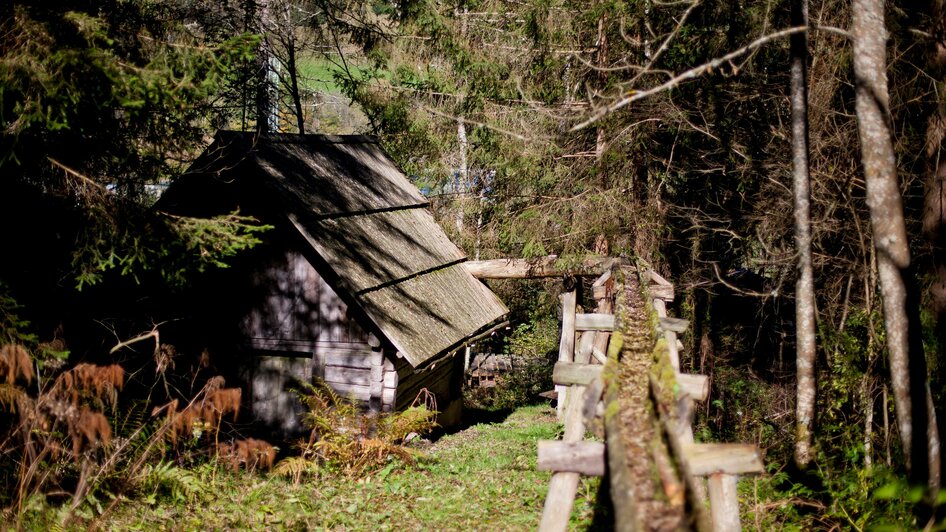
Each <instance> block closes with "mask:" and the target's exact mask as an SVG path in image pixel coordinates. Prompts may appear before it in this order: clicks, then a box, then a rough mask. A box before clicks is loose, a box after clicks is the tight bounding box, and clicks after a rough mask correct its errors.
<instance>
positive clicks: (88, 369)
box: [50, 364, 125, 405]
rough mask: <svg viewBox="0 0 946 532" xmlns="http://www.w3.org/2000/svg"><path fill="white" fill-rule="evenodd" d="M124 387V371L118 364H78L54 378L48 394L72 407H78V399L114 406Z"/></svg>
mask: <svg viewBox="0 0 946 532" xmlns="http://www.w3.org/2000/svg"><path fill="white" fill-rule="evenodd" d="M124 385H125V370H124V369H123V368H122V367H121V366H120V365H118V364H112V365H109V366H96V365H94V364H78V365H76V366H75V367H74V368H72V369H70V370H68V371H64V372H62V373H61V374H59V376H58V377H56V381H55V382H54V383H53V386H52V389H51V390H50V394H51V395H52V396H53V397H56V398H57V399H60V400H63V401H69V402H70V403H72V404H73V405H78V404H79V400H80V399H98V400H100V401H106V402H110V403H112V404H114V403H115V401H116V399H117V397H118V392H119V391H120V390H121V389H122V388H123V387H124Z"/></svg>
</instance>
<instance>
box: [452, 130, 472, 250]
mask: <svg viewBox="0 0 946 532" xmlns="http://www.w3.org/2000/svg"><path fill="white" fill-rule="evenodd" d="M457 143H458V144H459V145H460V169H459V176H458V178H457V189H456V191H455V193H456V195H457V199H456V204H457V214H456V222H457V233H458V235H459V236H458V238H462V236H463V207H464V205H463V198H464V197H465V196H466V187H467V183H468V181H469V172H470V169H469V168H468V167H467V141H466V123H465V122H464V121H463V117H462V116H461V117H460V118H459V119H458V120H457Z"/></svg>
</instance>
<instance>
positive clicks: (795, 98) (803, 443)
mask: <svg viewBox="0 0 946 532" xmlns="http://www.w3.org/2000/svg"><path fill="white" fill-rule="evenodd" d="M807 25H808V1H807V0H795V1H794V2H792V26H807ZM791 57H792V59H791V101H792V174H793V177H792V182H793V189H794V195H795V247H796V248H797V252H798V281H797V283H796V285H795V368H796V381H797V394H796V403H795V462H796V463H797V464H798V465H799V466H800V467H805V466H807V465H808V463H809V462H810V461H811V443H812V435H811V432H812V426H813V424H814V419H815V396H816V389H817V388H816V382H815V361H816V358H817V357H816V354H817V346H816V344H815V292H814V279H813V277H814V275H813V273H812V267H811V209H810V203H811V193H810V184H809V172H808V64H807V63H808V34H807V32H806V33H796V34H794V35H792V37H791Z"/></svg>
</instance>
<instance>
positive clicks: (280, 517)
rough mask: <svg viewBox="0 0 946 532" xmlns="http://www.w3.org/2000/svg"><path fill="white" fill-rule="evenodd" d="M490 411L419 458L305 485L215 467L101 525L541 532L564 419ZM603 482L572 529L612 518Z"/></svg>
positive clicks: (587, 489)
mask: <svg viewBox="0 0 946 532" xmlns="http://www.w3.org/2000/svg"><path fill="white" fill-rule="evenodd" d="M486 417H487V418H491V419H487V420H485V421H483V422H479V423H477V424H472V425H470V426H468V427H466V428H464V429H463V430H460V431H458V432H454V433H452V434H446V435H443V436H442V437H440V438H438V439H436V440H435V441H434V442H433V443H430V444H428V445H427V446H425V448H424V450H423V454H424V456H425V458H423V459H422V460H419V461H418V462H417V463H415V464H414V465H409V466H401V467H393V466H391V467H388V468H385V469H383V470H381V471H378V472H376V473H374V474H373V475H370V476H367V477H364V478H360V479H346V478H340V477H333V476H331V475H324V476H323V478H320V479H318V480H307V481H303V482H301V483H300V484H297V485H296V484H293V483H292V482H291V481H289V480H286V479H283V478H279V477H275V476H270V475H252V474H232V473H229V472H224V471H223V470H222V469H220V468H219V467H218V468H217V469H216V470H214V469H213V468H209V467H208V468H207V469H206V471H204V472H203V473H201V475H202V476H204V477H207V478H204V479H202V480H201V482H200V484H201V485H203V486H204V487H203V488H201V489H200V490H199V493H187V494H185V495H183V496H177V497H174V496H168V495H167V494H165V495H164V496H161V497H158V498H157V499H154V498H152V500H149V499H148V498H147V497H145V498H139V499H136V500H134V501H127V502H124V503H123V504H120V505H118V506H117V507H116V508H115V509H114V510H112V511H111V512H106V514H105V516H103V518H100V520H96V521H97V522H95V523H94V524H95V525H96V526H97V527H102V528H105V529H122V530H196V529H200V530H206V529H255V530H261V529H267V530H270V529H275V530H309V529H328V530H391V529H406V530H420V529H423V530H534V529H535V528H537V526H538V523H539V519H540V517H541V514H542V505H543V503H544V499H545V494H546V491H547V490H548V482H549V478H550V476H549V473H548V472H542V471H536V445H537V444H536V442H537V441H538V440H540V439H554V438H556V437H557V436H558V432H559V430H560V428H561V425H560V424H559V423H557V422H556V420H555V412H554V410H553V409H551V408H549V407H545V406H529V407H523V408H519V409H517V410H514V411H512V412H509V413H508V414H507V413H505V412H502V413H489V415H488V416H486ZM599 484H600V482H599V481H598V480H597V479H586V480H583V481H582V483H581V485H580V486H579V492H578V498H577V500H576V503H575V508H574V511H573V513H572V520H571V526H570V528H573V529H588V528H596V524H597V522H596V521H597V519H598V518H602V517H603V516H602V515H601V512H597V515H596V511H597V508H596V503H595V501H596V500H597V491H598V486H599ZM604 519H610V518H609V517H604Z"/></svg>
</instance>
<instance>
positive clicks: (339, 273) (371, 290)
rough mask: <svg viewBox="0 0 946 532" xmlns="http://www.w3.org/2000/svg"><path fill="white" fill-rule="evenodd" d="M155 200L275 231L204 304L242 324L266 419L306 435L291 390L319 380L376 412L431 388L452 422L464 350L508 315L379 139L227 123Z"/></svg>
mask: <svg viewBox="0 0 946 532" xmlns="http://www.w3.org/2000/svg"><path fill="white" fill-rule="evenodd" d="M158 207H159V208H160V209H161V210H163V211H166V212H171V213H177V214H183V215H189V216H208V215H214V214H222V213H228V212H232V211H234V210H235V209H237V208H239V209H240V212H241V214H251V215H253V216H256V217H257V218H259V219H260V220H261V221H262V222H265V223H268V224H272V225H274V226H275V227H276V229H275V230H273V231H270V232H268V233H266V234H264V236H263V238H264V239H265V244H264V245H262V246H258V247H257V248H254V250H252V251H251V252H249V253H247V254H245V256H244V257H242V258H241V259H240V260H239V261H238V264H236V265H235V266H234V268H233V269H232V271H229V272H226V273H225V278H226V282H225V283H223V286H220V287H218V288H220V290H218V291H217V293H216V295H214V296H213V298H212V299H213V302H211V303H207V302H206V301H205V309H206V311H205V314H207V315H210V314H212V315H214V316H215V318H216V322H217V323H225V324H229V325H231V326H232V329H231V331H230V332H229V333H227V334H228V335H230V336H232V337H233V342H232V345H233V346H234V347H233V348H234V349H235V351H236V352H238V354H239V355H240V357H239V358H238V360H239V361H240V362H238V365H239V372H238V373H239V375H240V376H241V377H242V378H241V380H242V381H243V383H244V385H245V387H246V388H247V389H246V390H245V397H247V398H248V401H247V402H248V405H247V406H248V407H249V409H250V411H251V412H252V414H253V416H254V418H255V421H256V422H257V423H259V424H262V425H263V426H266V427H268V428H270V429H271V430H276V431H279V432H282V433H292V432H294V431H296V430H297V429H298V427H299V425H298V416H297V414H298V412H297V409H298V408H299V405H298V403H297V402H296V400H295V396H294V394H293V392H292V389H293V388H295V387H297V385H298V382H299V381H302V382H309V381H311V380H312V379H313V378H315V377H319V378H321V379H323V380H324V381H325V382H327V383H328V384H329V385H330V386H331V387H332V388H333V389H335V390H336V391H337V392H338V393H340V394H342V395H345V396H349V397H352V398H354V399H357V400H358V401H361V402H363V403H364V404H365V405H366V407H367V408H369V409H371V410H374V411H390V410H399V409H402V408H405V407H407V406H409V405H410V404H411V402H412V401H413V400H414V399H415V397H416V396H417V394H418V392H419V391H420V390H421V389H423V388H426V389H428V390H429V391H430V392H432V393H434V394H435V396H436V400H437V407H438V409H439V410H440V411H441V412H442V415H441V420H440V422H441V424H444V423H450V422H452V421H455V419H456V418H457V417H458V414H459V411H460V407H461V401H460V399H461V397H460V390H461V385H462V381H463V368H462V360H460V361H459V362H458V361H457V358H456V357H453V354H454V353H456V352H457V350H458V349H460V348H461V347H463V346H464V345H467V344H468V343H470V342H472V341H475V340H476V339H477V338H479V337H482V336H484V335H486V334H489V333H490V332H491V331H493V330H494V329H495V328H496V327H498V326H500V325H502V320H503V319H504V317H505V315H506V313H507V310H506V308H505V306H504V305H503V304H502V303H501V302H500V301H499V299H497V297H496V296H495V295H494V294H493V293H492V292H491V291H490V290H489V289H488V288H487V287H486V286H485V285H483V284H482V283H481V282H480V281H479V280H477V279H475V278H474V277H472V276H471V275H470V274H469V273H468V272H467V271H466V270H465V269H464V268H463V267H462V266H461V263H462V262H463V261H465V259H466V257H465V255H464V254H463V252H461V251H460V250H459V249H458V248H457V247H456V246H455V245H454V244H453V243H452V242H450V240H449V239H448V237H447V235H446V234H444V232H443V230H442V229H441V228H440V227H439V226H438V225H437V223H436V222H435V221H434V219H433V217H432V215H431V214H430V212H429V211H428V209H427V207H428V201H427V199H426V198H425V197H424V196H422V195H421V194H420V193H419V192H418V190H417V189H416V188H415V187H414V186H413V185H412V184H411V183H410V182H409V181H408V179H407V178H406V176H404V174H403V173H401V172H400V171H399V170H398V169H397V167H396V165H395V164H394V163H393V161H392V160H391V159H390V157H389V156H388V155H387V154H386V153H385V152H384V151H383V150H382V149H381V147H380V146H379V144H378V142H377V141H376V140H375V139H373V138H371V137H365V136H325V135H289V134H279V135H266V136H258V135H256V134H252V133H239V132H228V131H221V132H219V133H218V134H217V136H216V138H215V140H214V142H213V144H212V145H211V146H210V147H209V148H207V150H206V151H205V152H204V153H203V154H202V155H201V156H200V157H199V158H198V159H197V160H196V161H195V162H194V164H193V165H192V166H191V168H190V169H189V170H188V172H187V173H186V174H185V175H183V176H182V177H181V178H180V179H178V180H177V181H176V182H175V183H174V184H173V185H172V186H171V187H169V188H168V190H167V191H166V192H165V194H164V195H163V197H162V198H161V200H160V202H159V205H158ZM215 275H216V274H215ZM221 275H224V274H223V273H221ZM216 330H217V331H220V330H223V329H222V328H218V329H216ZM217 334H220V333H219V332H218V333H217ZM461 358H462V357H461Z"/></svg>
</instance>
